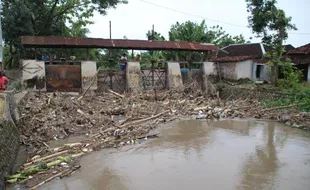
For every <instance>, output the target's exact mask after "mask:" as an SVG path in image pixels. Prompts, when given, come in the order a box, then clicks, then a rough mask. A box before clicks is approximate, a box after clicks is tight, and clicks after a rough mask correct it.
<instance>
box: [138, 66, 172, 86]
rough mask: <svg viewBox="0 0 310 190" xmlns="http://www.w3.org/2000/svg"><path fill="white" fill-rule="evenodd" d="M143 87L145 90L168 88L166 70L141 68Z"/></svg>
mask: <svg viewBox="0 0 310 190" xmlns="http://www.w3.org/2000/svg"><path fill="white" fill-rule="evenodd" d="M141 72H142V85H143V88H144V89H154V88H155V89H164V88H166V78H167V76H166V73H167V72H166V69H158V68H152V67H151V68H141Z"/></svg>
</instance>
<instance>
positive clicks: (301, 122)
mask: <svg viewBox="0 0 310 190" xmlns="http://www.w3.org/2000/svg"><path fill="white" fill-rule="evenodd" d="M199 112H200V113H199ZM197 114H199V115H200V116H201V118H207V119H221V118H236V117H238V118H243V117H255V118H266V119H276V120H278V121H280V122H284V123H286V124H288V125H291V126H295V127H298V128H302V129H306V130H309V128H307V126H310V114H309V113H300V112H298V111H296V110H295V108H294V105H291V106H288V107H277V108H268V109H266V108H264V107H263V106H262V105H261V103H260V102H259V101H253V100H251V101H247V100H236V101H227V102H223V101H222V100H220V99H219V98H212V99H211V98H205V97H203V93H202V92H201V91H200V90H197V88H195V89H194V88H185V89H180V90H171V91H148V92H143V93H138V94H125V95H120V94H117V93H114V92H110V93H106V94H103V95H101V96H86V97H84V98H83V99H79V97H77V96H70V95H63V94H59V93H57V94H41V95H39V94H28V95H27V96H26V97H25V98H24V99H23V102H22V104H21V121H20V128H21V133H22V135H21V142H22V143H23V144H24V145H26V146H27V147H28V150H29V152H30V155H31V156H30V158H29V160H28V163H26V164H25V165H24V167H22V168H21V172H19V173H18V174H19V175H17V176H16V175H15V176H11V177H10V178H8V179H9V181H10V182H11V183H16V182H18V183H26V185H27V186H28V187H34V188H36V185H37V184H39V182H42V181H43V183H45V182H47V181H49V180H52V179H54V178H55V177H63V176H66V175H69V174H70V173H72V172H73V171H74V170H76V169H78V168H79V166H78V162H77V160H78V158H80V157H81V156H83V155H85V154H88V153H90V152H92V151H96V150H99V149H102V148H107V147H119V146H124V145H128V144H135V143H140V142H141V141H143V140H144V139H148V138H152V137H156V136H157V135H151V136H148V135H147V134H149V132H150V131H151V130H152V129H154V128H156V127H157V126H158V125H159V124H161V123H165V122H169V121H172V120H175V119H178V118H182V117H188V116H190V117H196V116H197ZM119 115H122V116H124V118H125V119H124V120H119V119H118V118H117V116H119ZM75 135H85V137H86V140H84V141H82V142H79V143H74V144H67V145H64V146H62V147H58V148H50V147H49V145H48V142H49V141H51V140H58V139H65V138H68V137H69V136H75Z"/></svg>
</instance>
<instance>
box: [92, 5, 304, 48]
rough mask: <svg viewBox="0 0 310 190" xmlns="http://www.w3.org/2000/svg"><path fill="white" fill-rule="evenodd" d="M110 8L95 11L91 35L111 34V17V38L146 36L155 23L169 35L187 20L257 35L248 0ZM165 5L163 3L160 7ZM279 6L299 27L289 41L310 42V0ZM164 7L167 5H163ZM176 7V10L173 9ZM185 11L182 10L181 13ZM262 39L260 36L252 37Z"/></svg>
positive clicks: (142, 38)
mask: <svg viewBox="0 0 310 190" xmlns="http://www.w3.org/2000/svg"><path fill="white" fill-rule="evenodd" d="M128 1H129V3H128V4H124V5H118V7H117V8H116V9H110V10H108V14H107V15H105V16H101V15H99V14H96V15H95V17H94V18H93V21H94V22H95V24H93V25H91V26H89V29H90V32H91V34H90V35H89V36H90V37H96V38H109V21H112V38H113V39H122V38H123V36H127V38H128V39H141V40H145V39H146V32H147V31H148V30H151V29H152V24H154V25H155V31H157V32H160V33H161V34H162V35H163V36H165V37H166V38H168V32H169V29H170V27H171V25H172V24H174V23H176V22H177V21H178V22H185V21H187V20H191V21H195V22H201V21H202V20H203V19H206V22H207V25H208V26H213V25H221V26H222V27H223V28H224V30H225V31H227V32H228V33H229V34H231V35H238V34H243V35H244V36H245V37H246V38H247V39H248V38H249V37H254V35H253V34H252V33H251V30H250V29H249V28H247V27H246V26H247V24H248V22H247V16H248V13H247V11H246V3H245V0H128ZM161 6H162V7H161ZM278 6H279V7H280V8H281V9H284V11H285V12H286V14H287V16H291V17H292V18H293V19H292V21H293V23H294V24H296V26H297V28H298V31H291V32H290V34H289V38H288V40H287V41H286V44H292V45H294V46H295V47H298V46H301V45H304V44H307V43H310V24H309V13H310V0H294V1H292V0H278ZM163 7H165V8H163ZM171 9H173V10H176V11H173V10H171ZM181 12H183V13H181ZM252 41H253V42H259V39H253V40H252Z"/></svg>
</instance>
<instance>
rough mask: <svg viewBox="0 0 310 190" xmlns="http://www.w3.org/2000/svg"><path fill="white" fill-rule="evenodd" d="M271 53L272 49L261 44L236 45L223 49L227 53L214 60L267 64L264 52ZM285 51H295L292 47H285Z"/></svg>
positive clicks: (222, 53)
mask: <svg viewBox="0 0 310 190" xmlns="http://www.w3.org/2000/svg"><path fill="white" fill-rule="evenodd" d="M262 48H263V49H264V51H265V52H268V51H270V48H268V47H267V46H263V47H262V45H261V44H260V43H252V44H234V45H229V46H227V47H225V48H223V50H224V51H226V52H227V53H225V52H220V53H219V54H218V57H217V58H216V59H214V61H218V62H238V61H245V60H248V59H255V60H256V61H257V62H258V63H265V62H267V61H266V59H265V58H264V57H263V55H264V51H263V50H262ZM284 48H285V51H286V52H287V51H289V50H292V49H294V47H293V46H292V45H285V46H284Z"/></svg>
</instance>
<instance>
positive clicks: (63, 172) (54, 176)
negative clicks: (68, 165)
mask: <svg viewBox="0 0 310 190" xmlns="http://www.w3.org/2000/svg"><path fill="white" fill-rule="evenodd" d="M70 171H72V169H67V170H64V171H62V172H60V173H58V174H55V175H53V176H51V177H49V178H47V179H45V180H44V181H42V182H40V183H38V184H36V185H34V186H32V187H31V188H29V190H34V189H36V188H38V187H40V186H42V185H44V184H45V183H47V182H49V181H52V180H53V179H55V178H56V177H60V176H62V175H63V174H65V173H68V172H70ZM72 172H73V171H72Z"/></svg>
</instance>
